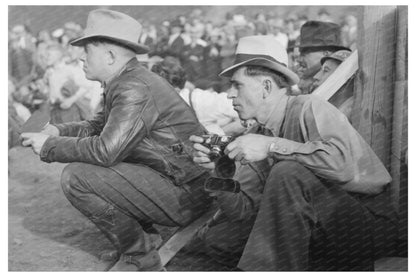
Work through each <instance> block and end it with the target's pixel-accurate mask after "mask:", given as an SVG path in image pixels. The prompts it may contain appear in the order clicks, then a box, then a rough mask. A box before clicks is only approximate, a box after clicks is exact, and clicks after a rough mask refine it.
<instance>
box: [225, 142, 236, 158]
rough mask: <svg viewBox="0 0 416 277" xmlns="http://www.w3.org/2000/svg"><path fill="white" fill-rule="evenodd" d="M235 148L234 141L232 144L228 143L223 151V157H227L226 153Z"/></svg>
mask: <svg viewBox="0 0 416 277" xmlns="http://www.w3.org/2000/svg"><path fill="white" fill-rule="evenodd" d="M236 147H237V142H236V141H235V140H234V141H232V142H230V143H229V144H228V145H227V147H225V149H224V153H225V155H228V153H230V152H231V151H233V150H234V148H236Z"/></svg>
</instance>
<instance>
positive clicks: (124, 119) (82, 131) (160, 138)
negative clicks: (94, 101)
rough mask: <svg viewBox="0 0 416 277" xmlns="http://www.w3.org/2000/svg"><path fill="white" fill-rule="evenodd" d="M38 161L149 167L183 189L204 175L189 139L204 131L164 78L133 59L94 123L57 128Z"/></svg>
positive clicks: (111, 84)
mask: <svg viewBox="0 0 416 277" xmlns="http://www.w3.org/2000/svg"><path fill="white" fill-rule="evenodd" d="M55 126H56V127H57V128H58V129H59V132H60V136H59V137H56V136H51V137H49V138H48V139H47V140H46V142H45V144H44V145H43V147H42V150H41V153H40V157H41V160H42V161H45V162H63V163H69V162H84V163H90V164H94V165H99V166H103V167H110V166H112V165H115V164H117V163H120V162H128V163H138V164H144V165H147V166H149V167H151V168H153V169H154V170H156V171H158V172H160V173H162V174H163V175H165V176H167V177H169V178H170V179H171V180H172V181H173V182H174V183H175V184H177V185H179V184H181V183H185V182H187V181H189V180H191V179H194V178H196V177H198V176H200V175H201V174H203V173H205V172H206V170H205V169H203V168H201V167H199V166H198V165H196V164H195V163H194V162H193V161H192V151H193V150H192V149H193V148H192V143H191V142H190V141H189V136H190V135H202V134H204V133H205V132H206V130H205V129H204V128H203V127H202V125H201V124H200V123H199V122H198V120H197V118H196V116H195V114H194V113H193V111H192V110H191V109H190V107H188V105H187V104H186V103H185V102H184V101H183V100H182V98H181V97H180V96H179V95H178V94H177V93H176V91H175V90H174V89H173V87H171V86H170V85H169V84H168V83H167V82H166V81H165V80H164V79H163V78H161V77H159V76H158V75H156V74H154V73H152V72H150V71H148V70H147V69H145V68H144V67H142V66H140V65H139V63H138V61H137V60H136V59H132V60H130V61H129V62H128V63H127V64H126V66H125V68H124V69H123V70H122V71H121V72H120V74H119V75H118V76H116V77H114V78H113V79H111V80H110V81H109V82H108V83H107V84H106V85H105V89H104V107H103V110H102V111H100V112H99V113H97V114H96V116H95V117H94V119H93V120H89V121H82V122H71V123H66V124H59V125H55Z"/></svg>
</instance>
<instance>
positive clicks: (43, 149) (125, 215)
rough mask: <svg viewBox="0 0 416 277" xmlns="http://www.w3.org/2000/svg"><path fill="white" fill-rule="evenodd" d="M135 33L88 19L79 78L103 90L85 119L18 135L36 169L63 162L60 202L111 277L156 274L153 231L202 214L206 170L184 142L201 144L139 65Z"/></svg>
mask: <svg viewBox="0 0 416 277" xmlns="http://www.w3.org/2000/svg"><path fill="white" fill-rule="evenodd" d="M140 32H141V25H140V24H139V23H138V22H137V21H136V20H134V19H133V18H131V17H129V16H127V15H125V14H122V13H119V12H114V11H110V10H95V11H92V12H91V13H90V14H89V17H88V21H87V27H86V30H85V35H84V36H83V37H81V38H79V39H77V40H75V41H73V42H72V45H75V46H80V47H84V49H85V55H84V57H82V58H81V60H82V61H83V62H84V71H85V74H86V77H87V78H88V79H90V80H96V81H99V82H101V84H102V86H103V87H104V93H103V97H104V106H103V110H102V111H100V112H99V113H97V115H96V116H95V117H94V119H92V120H89V121H82V122H71V123H66V124H59V125H48V126H47V127H46V128H44V130H43V131H42V132H40V133H23V134H22V138H23V140H24V141H23V145H24V146H31V147H32V148H33V150H34V152H35V153H36V154H39V155H40V158H41V160H42V161H44V162H62V163H69V165H67V167H66V168H65V169H64V170H63V173H62V178H61V183H62V188H63V191H64V193H65V196H66V197H67V198H68V200H69V201H70V202H71V204H72V205H73V206H75V207H76V208H77V209H78V210H79V211H81V213H83V214H84V215H85V216H86V217H88V218H89V219H90V220H91V221H92V222H93V223H95V225H96V226H97V227H98V228H99V229H100V230H101V231H102V232H103V233H104V234H105V235H106V236H107V237H108V239H109V240H110V241H111V242H112V243H113V244H114V246H115V247H116V248H117V251H118V254H119V259H118V261H117V263H115V265H114V266H113V267H112V268H111V270H116V271H124V270H129V271H130V270H132V271H135V270H146V271H149V270H161V269H162V266H161V264H160V257H159V255H158V253H157V251H156V243H155V238H156V239H157V238H158V239H159V242H160V236H159V235H158V234H157V231H156V230H155V229H154V228H153V227H152V224H153V223H157V224H161V225H166V226H183V225H186V224H187V223H188V222H190V221H192V220H193V219H194V218H195V217H198V216H199V215H200V214H201V213H203V212H204V211H205V210H206V209H207V208H208V206H209V204H210V197H209V196H208V195H207V193H206V192H204V190H203V183H204V180H205V178H206V177H207V175H208V173H207V170H206V169H204V168H201V167H199V166H197V165H196V164H195V163H194V162H193V160H192V152H193V148H192V143H191V142H190V141H189V140H188V138H189V137H190V136H191V134H199V135H203V134H204V133H205V129H204V128H203V127H202V126H201V125H200V123H199V122H198V120H197V118H196V117H195V115H194V113H193V112H192V110H191V109H190V108H189V107H188V105H187V104H186V103H185V102H184V101H183V100H182V98H181V97H180V96H179V95H178V94H177V93H176V92H175V90H174V89H173V87H171V86H170V85H169V84H168V83H167V82H166V81H165V80H164V79H163V78H161V77H159V76H158V75H156V74H154V73H152V72H150V71H148V70H147V69H146V68H144V67H142V66H140V65H139V62H138V61H137V60H136V58H135V55H136V54H140V53H146V52H147V49H146V46H144V45H141V44H138V43H137V41H138V38H139V36H140Z"/></svg>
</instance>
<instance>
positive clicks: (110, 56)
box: [106, 48, 117, 65]
mask: <svg viewBox="0 0 416 277" xmlns="http://www.w3.org/2000/svg"><path fill="white" fill-rule="evenodd" d="M116 55H117V53H116V51H115V50H114V49H112V48H108V49H107V53H106V58H107V64H108V65H112V64H114V63H115V62H116Z"/></svg>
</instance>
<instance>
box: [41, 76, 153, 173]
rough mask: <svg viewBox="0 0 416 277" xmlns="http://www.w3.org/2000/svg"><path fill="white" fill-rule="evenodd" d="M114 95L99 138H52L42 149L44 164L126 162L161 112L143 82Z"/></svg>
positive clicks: (127, 85)
mask: <svg viewBox="0 0 416 277" xmlns="http://www.w3.org/2000/svg"><path fill="white" fill-rule="evenodd" d="M111 95H112V96H111V99H108V100H109V101H111V108H110V111H109V115H108V119H107V121H106V123H105V126H104V127H103V129H102V131H101V133H100V134H99V135H95V136H92V137H82V138H79V137H49V138H48V139H47V140H46V142H45V144H44V146H43V147H42V150H41V153H40V157H41V160H43V161H45V162H54V161H56V162H63V163H69V162H84V163H90V164H95V165H100V166H105V167H109V166H112V165H114V164H117V163H119V162H121V161H123V160H124V159H125V158H126V157H127V156H128V155H129V153H130V152H131V150H132V149H133V148H134V147H135V146H136V145H137V144H138V143H139V142H140V141H141V140H142V139H143V137H144V136H145V135H146V134H147V132H148V130H149V129H151V128H152V125H153V124H154V122H155V121H156V119H157V118H158V111H157V109H156V108H155V105H154V102H153V100H152V98H151V97H150V93H149V89H148V87H147V85H146V84H144V83H142V82H140V83H137V82H135V83H133V82H128V81H126V82H124V83H122V84H121V83H120V84H119V85H118V86H117V87H115V88H114V91H112V93H111ZM144 114H146V115H147V116H146V118H144V117H143V115H144ZM149 115H152V116H149ZM91 124H92V125H93V124H94V123H90V126H92V125H91Z"/></svg>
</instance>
